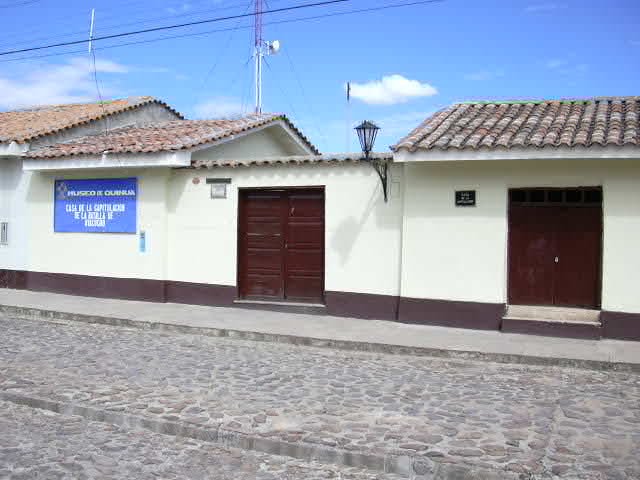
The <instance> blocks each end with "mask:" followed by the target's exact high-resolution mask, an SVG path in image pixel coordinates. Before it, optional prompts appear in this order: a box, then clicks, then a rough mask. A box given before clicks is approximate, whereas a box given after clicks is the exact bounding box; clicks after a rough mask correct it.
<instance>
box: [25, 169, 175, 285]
mask: <svg viewBox="0 0 640 480" xmlns="http://www.w3.org/2000/svg"><path fill="white" fill-rule="evenodd" d="M168 175H169V170H168V169H147V170H134V169H121V170H120V169H119V170H113V169H111V170H87V171H82V172H33V173H32V174H30V181H29V185H28V189H27V199H28V207H27V208H28V210H27V212H28V225H27V226H28V236H29V238H30V243H29V259H28V269H29V270H31V271H37V272H55V273H72V274H79V275H92V276H106V277H118V278H144V279H164V277H165V273H166V271H165V270H166V220H167V206H166V198H167V177H168ZM126 177H137V178H138V205H137V215H138V219H137V228H138V232H140V230H144V231H145V232H146V234H147V250H146V252H145V253H141V252H140V251H139V235H138V234H124V233H56V232H54V231H53V219H54V218H53V217H54V216H53V208H54V205H53V198H54V180H56V179H72V178H126Z"/></svg>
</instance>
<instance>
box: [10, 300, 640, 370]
mask: <svg viewBox="0 0 640 480" xmlns="http://www.w3.org/2000/svg"><path fill="white" fill-rule="evenodd" d="M0 315H4V316H7V317H16V318H26V319H32V320H49V321H63V322H67V321H77V322H83V323H99V324H105V325H115V326H125V327H129V328H140V329H149V330H156V331H158V332H164V333H169V334H176V333H184V334H195V335H207V336H217V337H229V338H234V339H243V340H254V341H270V342H279V343H288V344H294V345H305V346H313V347H327V348H337V349H343V350H357V351H368V352H375V353H384V354H403V355H420V356H431V357H440V358H448V359H458V360H481V361H492V362H502V363H521V364H534V365H558V366H568V367H578V368H590V369H599V370H612V369H613V370H628V371H638V372H640V342H634V341H624V340H613V339H608V338H604V339H601V340H592V339H576V338H552V337H544V336H536V335H521V334H516V333H503V332H500V331H497V330H470V329H463V328H451V327H442V326H429V325H416V324H405V323H400V322H393V321H386V320H365V319H359V318H348V317H334V316H329V315H319V314H313V315H309V314H302V313H282V312H275V311H266V310H264V308H260V309H259V310H258V309H252V310H249V309H246V308H227V307H209V306H202V305H187V304H177V303H151V302H142V301H135V300H115V299H108V298H93V297H80V296H74V295H62V294H56V293H49V292H35V291H29V290H10V289H2V288H0ZM0 342H1V337H0Z"/></svg>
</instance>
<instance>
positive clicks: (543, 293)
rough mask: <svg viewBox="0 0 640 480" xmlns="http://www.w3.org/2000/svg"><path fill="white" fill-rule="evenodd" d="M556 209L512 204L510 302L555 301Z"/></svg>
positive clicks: (539, 302)
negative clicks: (554, 253) (554, 230)
mask: <svg viewBox="0 0 640 480" xmlns="http://www.w3.org/2000/svg"><path fill="white" fill-rule="evenodd" d="M553 225H554V219H553V209H552V208H540V207H521V206H512V207H511V211H510V226H509V227H510V228H509V297H510V298H509V303H512V304H520V305H552V304H553V281H554V277H553V273H554V272H553V270H554V267H555V263H554V262H553V252H554V246H553V228H554V227H553Z"/></svg>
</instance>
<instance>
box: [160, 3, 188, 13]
mask: <svg viewBox="0 0 640 480" xmlns="http://www.w3.org/2000/svg"><path fill="white" fill-rule="evenodd" d="M165 10H166V11H167V13H170V14H171V15H175V14H176V13H184V12H188V11H189V10H191V4H190V3H188V2H185V3H183V4H181V5H177V6H175V7H169V8H166V9H165Z"/></svg>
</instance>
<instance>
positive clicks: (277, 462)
mask: <svg viewBox="0 0 640 480" xmlns="http://www.w3.org/2000/svg"><path fill="white" fill-rule="evenodd" d="M0 412H1V414H0V432H1V433H0V435H1V438H2V441H1V442H0V478H8V479H11V480H18V479H29V480H32V479H47V480H53V479H63V478H67V479H74V480H81V479H89V478H91V479H103V478H104V479H136V480H144V479H156V478H162V479H174V478H181V479H190V480H197V479H212V478H215V479H216V480H218V479H220V480H227V479H228V480H240V479H247V480H250V479H258V480H280V479H283V480H284V479H291V480H293V479H300V480H321V479H322V480H324V479H344V480H347V479H349V480H376V479H383V478H384V479H385V480H392V479H393V480H395V479H398V478H399V477H396V476H394V475H384V474H376V473H373V472H367V471H363V470H358V469H355V468H341V467H337V466H335V465H322V464H320V463H317V462H301V461H299V460H294V459H291V458H287V457H280V456H275V455H265V454H258V453H254V452H246V451H242V450H239V449H223V448H219V447H216V446H215V445H213V444H210V443H205V442H198V441H195V440H190V439H185V438H175V437H170V436H167V435H160V434H157V433H153V432H149V431H146V430H136V431H128V430H124V429H121V428H119V427H116V426H113V425H108V424H105V423H100V422H89V421H86V420H85V419H83V418H82V417H78V416H65V415H59V414H57V413H51V412H47V411H43V410H38V409H31V408H29V407H24V406H20V405H14V404H12V403H8V402H1V401H0Z"/></svg>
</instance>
